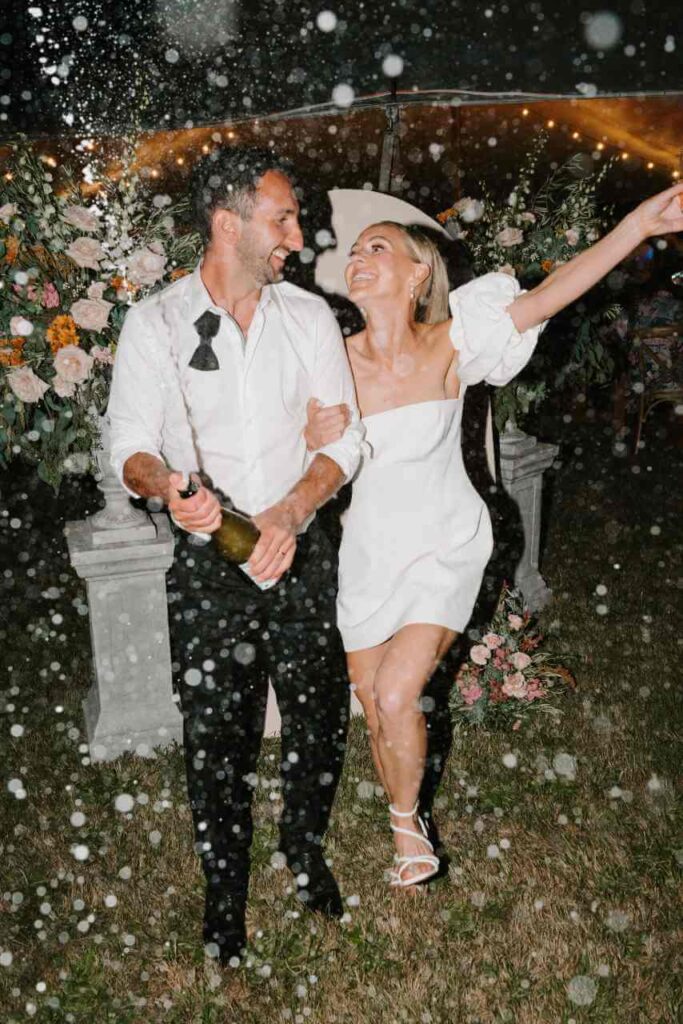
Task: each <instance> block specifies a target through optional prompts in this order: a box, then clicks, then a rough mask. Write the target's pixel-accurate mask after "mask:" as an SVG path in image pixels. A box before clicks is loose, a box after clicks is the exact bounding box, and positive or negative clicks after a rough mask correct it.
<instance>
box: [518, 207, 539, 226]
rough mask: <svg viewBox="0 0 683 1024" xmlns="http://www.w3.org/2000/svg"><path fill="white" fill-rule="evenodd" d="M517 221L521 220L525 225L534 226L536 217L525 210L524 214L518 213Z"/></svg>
mask: <svg viewBox="0 0 683 1024" xmlns="http://www.w3.org/2000/svg"><path fill="white" fill-rule="evenodd" d="M519 219H520V220H523V221H526V223H527V224H535V223H536V217H535V216H534V214H533V213H532V212H531V210H525V211H524V213H520V215H519Z"/></svg>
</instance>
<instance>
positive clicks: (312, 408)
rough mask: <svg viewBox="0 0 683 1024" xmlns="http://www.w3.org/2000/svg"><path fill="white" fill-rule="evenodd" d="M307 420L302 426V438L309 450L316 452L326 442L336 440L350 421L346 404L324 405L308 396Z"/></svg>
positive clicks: (349, 412) (330, 442)
mask: <svg viewBox="0 0 683 1024" xmlns="http://www.w3.org/2000/svg"><path fill="white" fill-rule="evenodd" d="M306 415H307V416H308V420H307V422H306V426H305V427H304V439H305V441H306V447H307V448H308V450H309V452H316V451H318V449H319V448H324V447H325V445H326V444H332V442H333V441H338V440H339V438H340V437H342V435H343V434H344V431H345V430H346V428H347V427H348V425H349V423H350V422H351V410H350V409H349V407H348V405H344V404H342V405H327V406H324V405H323V404H322V402H319V401H318V399H317V398H310V399H309V400H308V404H307V405H306Z"/></svg>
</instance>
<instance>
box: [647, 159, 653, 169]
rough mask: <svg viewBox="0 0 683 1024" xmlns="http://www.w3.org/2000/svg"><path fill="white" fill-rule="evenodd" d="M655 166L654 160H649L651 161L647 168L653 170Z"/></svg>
mask: <svg viewBox="0 0 683 1024" xmlns="http://www.w3.org/2000/svg"><path fill="white" fill-rule="evenodd" d="M653 167H654V164H653V163H652V161H651V160H650V162H649V163H648V165H647V169H648V171H651V170H652V168H653Z"/></svg>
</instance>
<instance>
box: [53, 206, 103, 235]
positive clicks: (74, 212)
mask: <svg viewBox="0 0 683 1024" xmlns="http://www.w3.org/2000/svg"><path fill="white" fill-rule="evenodd" d="M62 220H64V221H65V222H66V223H67V224H71V226H72V227H74V228H78V230H79V231H97V229H98V227H99V226H100V220H99V217H98V216H97V214H96V213H95V211H94V210H88V209H87V207H85V206H67V207H65V209H64V213H63V215H62Z"/></svg>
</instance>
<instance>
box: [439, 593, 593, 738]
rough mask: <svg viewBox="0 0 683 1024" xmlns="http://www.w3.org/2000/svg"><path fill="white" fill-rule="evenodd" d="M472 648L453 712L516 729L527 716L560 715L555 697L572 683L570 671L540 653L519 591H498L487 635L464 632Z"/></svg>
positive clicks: (462, 670)
mask: <svg viewBox="0 0 683 1024" xmlns="http://www.w3.org/2000/svg"><path fill="white" fill-rule="evenodd" d="M468 636H469V638H470V640H473V641H474V644H473V645H472V646H471V647H470V650H469V657H468V659H467V660H466V661H465V662H463V664H462V665H461V667H460V669H459V670H458V673H457V675H456V678H455V685H454V686H453V689H452V691H451V698H450V705H451V708H452V710H453V711H454V712H455V713H456V714H457V715H458V716H459V717H460V718H461V719H465V720H466V721H467V722H469V723H472V724H475V725H484V724H485V725H509V724H510V723H512V728H513V729H514V730H517V729H519V728H520V726H521V724H522V722H523V720H524V719H526V718H527V717H528V716H529V715H530V714H531V713H532V712H536V711H543V712H546V713H550V714H556V715H557V714H560V711H559V709H558V708H557V707H556V706H555V705H554V704H553V703H552V700H553V698H554V697H556V696H557V695H559V694H560V693H562V692H565V693H566V691H567V689H568V688H569V689H574V688H575V686H576V683H575V681H574V677H573V676H572V674H571V672H570V671H569V670H568V669H567V668H566V667H565V666H563V665H561V664H559V662H558V660H557V659H556V658H555V657H554V656H553V655H551V654H550V653H548V651H547V650H545V649H544V645H543V636H542V635H541V633H540V632H539V631H538V628H537V626H536V625H535V624H534V622H533V620H532V618H531V615H530V613H529V611H528V609H527V608H525V607H524V603H523V599H522V596H521V594H520V592H519V591H518V590H511V589H510V588H508V587H507V586H504V587H503V590H502V592H501V596H500V599H499V602H498V607H497V608H496V612H495V614H494V616H493V619H492V621H491V624H490V627H489V630H488V632H486V633H484V634H481V633H480V632H478V631H477V630H472V631H470V632H469V633H468Z"/></svg>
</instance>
